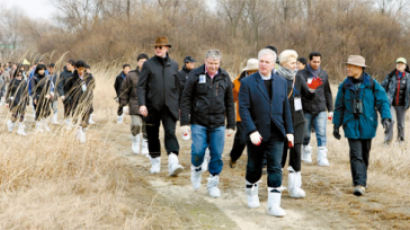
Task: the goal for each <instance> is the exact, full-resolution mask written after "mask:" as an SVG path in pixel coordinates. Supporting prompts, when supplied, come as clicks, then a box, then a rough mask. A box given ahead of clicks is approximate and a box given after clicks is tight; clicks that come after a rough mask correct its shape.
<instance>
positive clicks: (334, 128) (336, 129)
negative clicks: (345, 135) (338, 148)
mask: <svg viewBox="0 0 410 230" xmlns="http://www.w3.org/2000/svg"><path fill="white" fill-rule="evenodd" d="M333 136H334V137H335V138H336V139H338V140H340V138H342V136H341V135H340V132H339V128H336V127H333Z"/></svg>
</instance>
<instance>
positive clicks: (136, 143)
mask: <svg viewBox="0 0 410 230" xmlns="http://www.w3.org/2000/svg"><path fill="white" fill-rule="evenodd" d="M140 140H141V134H137V135H136V136H132V146H131V148H132V152H133V153H134V154H139V153H140V142H141V141H140Z"/></svg>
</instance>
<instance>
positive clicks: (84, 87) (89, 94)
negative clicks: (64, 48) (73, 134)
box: [65, 60, 95, 143]
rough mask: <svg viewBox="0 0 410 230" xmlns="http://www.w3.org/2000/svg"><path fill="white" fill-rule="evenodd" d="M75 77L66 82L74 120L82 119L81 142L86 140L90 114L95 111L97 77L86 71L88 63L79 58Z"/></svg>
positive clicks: (78, 136)
mask: <svg viewBox="0 0 410 230" xmlns="http://www.w3.org/2000/svg"><path fill="white" fill-rule="evenodd" d="M74 66H75V71H74V73H73V77H72V78H71V79H69V80H68V81H67V82H66V86H65V87H67V89H69V90H68V94H66V99H65V100H66V101H67V103H69V104H70V108H71V112H72V116H73V122H74V123H77V121H78V120H80V121H79V122H80V127H79V128H78V132H77V138H78V139H79V141H80V142H81V143H84V142H85V141H86V133H85V132H86V129H87V127H88V125H89V120H90V114H91V113H92V112H93V107H92V103H93V96H94V89H95V79H94V77H93V76H92V75H91V74H88V73H87V72H86V66H87V64H86V63H85V62H84V61H82V60H79V61H77V62H76V63H75V65H74Z"/></svg>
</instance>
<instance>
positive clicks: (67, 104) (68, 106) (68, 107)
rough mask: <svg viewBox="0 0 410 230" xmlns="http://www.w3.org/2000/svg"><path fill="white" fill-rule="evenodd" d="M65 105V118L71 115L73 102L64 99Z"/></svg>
mask: <svg viewBox="0 0 410 230" xmlns="http://www.w3.org/2000/svg"><path fill="white" fill-rule="evenodd" d="M63 105H64V118H68V117H70V114H71V103H70V102H69V101H67V100H65V101H63Z"/></svg>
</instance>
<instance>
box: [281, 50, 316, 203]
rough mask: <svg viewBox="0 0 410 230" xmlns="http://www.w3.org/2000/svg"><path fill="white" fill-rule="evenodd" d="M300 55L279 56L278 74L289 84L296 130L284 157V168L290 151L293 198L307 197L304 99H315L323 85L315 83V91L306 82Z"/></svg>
mask: <svg viewBox="0 0 410 230" xmlns="http://www.w3.org/2000/svg"><path fill="white" fill-rule="evenodd" d="M297 58H298V53H297V52H296V51H295V50H290V49H287V50H284V51H282V52H281V53H280V54H279V64H280V65H279V68H278V69H277V73H278V74H279V75H280V76H282V77H283V78H285V79H286V80H287V83H288V100H289V104H290V108H291V114H292V121H293V129H294V132H295V133H294V146H290V145H288V142H287V141H286V142H285V143H284V145H285V146H284V148H283V155H282V168H283V167H284V166H285V164H286V158H287V154H288V149H290V156H289V167H288V171H289V174H288V192H289V195H290V196H291V197H293V198H303V197H305V191H303V189H302V188H301V185H302V175H301V150H302V142H303V134H304V125H305V119H304V116H303V108H302V97H309V98H311V97H313V95H314V91H315V89H316V88H317V87H318V86H319V85H320V84H321V83H320V82H314V86H313V88H314V89H310V88H309V87H308V85H307V83H306V81H305V80H304V79H303V78H302V76H300V75H296V72H297Z"/></svg>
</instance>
